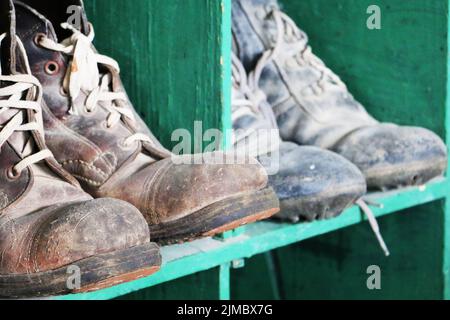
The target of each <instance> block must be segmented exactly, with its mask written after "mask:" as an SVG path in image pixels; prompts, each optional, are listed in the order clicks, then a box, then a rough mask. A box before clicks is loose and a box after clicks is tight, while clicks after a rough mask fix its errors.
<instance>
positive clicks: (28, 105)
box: [0, 34, 53, 176]
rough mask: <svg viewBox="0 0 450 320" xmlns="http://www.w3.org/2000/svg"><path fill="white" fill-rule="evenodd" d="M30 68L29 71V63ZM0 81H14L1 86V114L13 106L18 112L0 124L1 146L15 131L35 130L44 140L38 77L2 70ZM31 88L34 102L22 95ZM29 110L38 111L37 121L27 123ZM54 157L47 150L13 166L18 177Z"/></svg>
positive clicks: (20, 44)
mask: <svg viewBox="0 0 450 320" xmlns="http://www.w3.org/2000/svg"><path fill="white" fill-rule="evenodd" d="M5 37H6V35H5V34H3V35H1V36H0V46H1V43H2V41H3V40H4V38H5ZM17 41H18V44H19V48H20V50H22V51H23V52H24V48H23V44H22V43H21V42H20V39H17ZM27 68H28V70H29V66H28V64H27ZM0 82H5V83H12V84H11V85H8V86H5V87H2V88H0V98H2V99H0V115H1V114H3V113H6V112H8V111H9V110H12V109H13V110H17V113H16V114H15V115H14V116H12V117H11V119H10V120H9V121H8V122H7V123H6V124H4V125H0V148H1V147H2V146H3V144H4V143H5V142H6V141H8V139H9V138H10V137H11V136H12V135H13V134H14V133H15V132H30V133H31V132H36V133H38V134H39V135H40V136H41V137H42V138H43V139H44V132H43V127H44V126H43V121H42V114H41V99H42V88H41V85H40V83H39V81H38V79H36V78H35V77H33V76H31V75H29V74H20V75H9V76H4V75H2V71H1V69H0ZM30 91H31V92H32V93H33V97H34V99H33V100H31V101H28V100H24V99H23V97H24V96H26V95H27V93H28V92H30ZM28 110H31V111H33V112H34V113H35V114H36V117H35V118H36V121H35V122H26V119H25V117H24V114H25V112H24V111H28ZM51 157H53V154H52V152H51V151H50V150H48V149H44V150H41V151H39V152H37V153H33V154H31V155H29V156H27V157H25V158H23V159H22V160H21V161H20V162H19V163H17V164H16V165H15V166H14V167H13V168H12V170H13V174H14V175H15V176H18V175H20V173H21V172H22V171H23V170H25V169H26V168H28V167H30V166H31V165H33V164H36V163H38V162H40V161H42V160H45V159H47V158H51Z"/></svg>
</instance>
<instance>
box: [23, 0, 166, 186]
mask: <svg viewBox="0 0 450 320" xmlns="http://www.w3.org/2000/svg"><path fill="white" fill-rule="evenodd" d="M70 6H75V8H79V9H80V10H81V12H80V17H81V24H80V26H81V27H80V29H77V26H76V25H75V26H73V25H71V24H68V23H66V22H65V21H64V19H65V20H66V21H67V19H69V21H70V19H71V16H70V15H69V14H67V12H68V11H70V10H68V8H69V7H70ZM16 11H17V25H18V27H17V33H18V36H19V38H20V39H21V40H22V41H23V43H24V46H25V48H26V50H27V52H28V56H29V60H30V65H31V69H32V72H33V75H35V76H36V77H37V78H38V79H39V80H40V81H41V82H42V84H43V88H44V101H45V103H44V108H43V109H44V125H45V129H46V139H47V143H48V145H49V148H50V149H51V150H52V151H53V153H54V154H55V156H56V158H57V160H58V161H59V162H60V163H61V164H62V165H63V166H64V167H65V168H66V169H67V170H68V171H70V172H71V173H72V174H74V175H75V176H76V177H77V178H78V179H79V180H80V181H81V183H82V184H83V186H84V187H85V188H86V189H87V190H89V191H92V190H94V189H96V188H98V187H100V186H101V185H103V184H104V183H105V182H106V181H107V180H108V179H110V178H111V177H112V176H113V175H114V174H115V173H116V172H117V171H119V170H120V169H121V168H123V167H125V166H127V165H128V164H129V163H132V162H133V161H134V160H135V159H136V158H137V157H138V155H139V154H142V153H145V155H144V157H145V159H146V163H152V162H154V161H156V160H160V159H162V158H166V157H168V156H170V152H169V151H167V150H166V149H164V148H163V147H162V146H161V144H160V143H159V142H158V141H157V140H156V138H155V137H154V136H153V135H152V134H151V132H150V131H149V130H148V129H147V127H146V126H145V124H144V122H143V121H142V120H141V119H140V118H139V116H138V115H137V113H136V112H135V110H134V108H133V106H132V105H131V103H130V101H129V99H128V97H127V95H126V93H125V89H124V88H123V85H122V83H121V80H120V77H119V72H120V70H119V67H118V65H117V63H116V62H115V61H114V60H113V59H111V58H108V57H106V56H103V55H100V54H98V53H97V52H96V50H95V48H94V46H93V45H92V40H93V37H94V30H93V27H92V25H90V24H89V23H88V21H87V18H86V14H85V13H84V8H83V5H82V2H81V1H63V2H61V4H59V5H58V6H57V7H56V8H53V7H48V4H47V2H41V1H31V0H27V1H25V2H23V3H21V2H16ZM75 20H76V19H75ZM61 23H62V24H63V26H61ZM30 30H32V32H30Z"/></svg>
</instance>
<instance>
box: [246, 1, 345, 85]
mask: <svg viewBox="0 0 450 320" xmlns="http://www.w3.org/2000/svg"><path fill="white" fill-rule="evenodd" d="M270 15H272V16H273V19H274V21H275V24H276V31H277V36H276V39H275V43H274V44H273V47H272V48H271V49H269V50H267V51H266V52H265V53H264V55H263V56H262V57H261V59H260V61H259V63H258V65H257V67H256V69H255V72H254V73H255V77H256V80H255V81H259V78H260V76H261V73H262V71H263V70H264V68H265V67H266V66H267V64H268V63H270V62H271V60H272V59H274V58H276V57H277V56H278V55H279V54H280V51H281V50H283V54H284V55H291V56H292V57H294V58H295V60H296V63H297V64H298V65H299V66H301V65H309V66H311V67H313V68H314V69H316V70H318V71H320V73H321V76H320V78H319V80H318V81H317V88H318V89H319V92H320V91H324V90H325V89H326V86H327V85H329V84H332V85H336V86H339V87H341V88H342V89H345V90H347V86H346V85H345V83H344V82H342V80H341V79H340V78H339V77H338V76H337V75H336V74H335V73H334V72H333V71H332V70H330V69H329V68H328V67H327V66H326V65H325V63H324V62H323V61H322V60H321V59H319V58H318V57H317V56H315V55H314V54H313V52H312V49H311V47H310V46H309V45H308V35H307V34H306V33H305V32H303V31H302V30H300V28H299V27H298V26H297V25H296V23H295V22H294V21H293V20H292V19H291V18H290V17H289V16H288V15H287V14H285V13H284V12H281V11H280V10H278V9H273V10H272V11H271V12H270V13H269V15H268V16H270ZM286 43H287V44H288V46H287V47H285V46H283V45H284V44H286ZM313 89H316V88H313Z"/></svg>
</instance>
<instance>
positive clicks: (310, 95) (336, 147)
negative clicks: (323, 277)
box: [232, 0, 447, 222]
mask: <svg viewBox="0 0 450 320" xmlns="http://www.w3.org/2000/svg"><path fill="white" fill-rule="evenodd" d="M232 15H233V16H232V21H233V23H232V29H233V30H232V31H233V127H234V130H235V135H234V142H235V145H236V149H237V150H240V149H242V148H243V147H242V146H244V147H245V149H246V150H247V151H248V150H251V153H252V154H253V155H254V156H258V157H259V160H260V161H261V163H262V164H263V165H264V166H265V167H266V168H268V169H273V167H274V166H273V164H274V163H278V164H279V165H278V168H276V170H275V171H273V172H272V173H273V174H272V175H271V176H270V178H269V185H271V186H272V187H273V188H274V189H275V190H276V192H277V194H278V196H279V198H280V201H281V209H282V210H281V214H280V215H278V217H279V218H281V219H285V220H290V221H294V222H295V221H298V220H301V219H304V220H315V219H325V218H332V217H335V216H337V215H339V214H340V213H341V212H342V211H343V210H344V209H345V208H347V207H349V206H351V205H353V204H354V203H355V201H358V199H360V198H361V197H362V196H363V195H364V194H365V193H366V189H368V188H369V189H383V190H385V189H391V188H396V187H400V186H413V185H421V184H424V183H426V182H427V181H429V180H431V179H433V178H435V177H437V176H440V175H442V174H443V173H444V171H445V169H446V166H447V152H446V146H445V144H444V143H443V141H442V140H441V139H440V138H439V137H438V136H437V135H435V134H434V133H432V132H430V131H428V130H425V129H422V128H415V127H400V126H397V125H394V124H384V123H380V122H378V121H377V120H375V119H374V118H373V117H372V116H370V115H369V114H368V112H367V111H366V110H365V109H364V107H363V106H362V105H361V104H360V103H359V102H358V101H356V100H355V98H354V97H353V96H352V95H351V94H350V93H349V91H348V89H347V87H346V85H345V84H344V83H343V82H342V81H341V79H340V78H339V77H338V76H337V75H335V74H334V73H333V72H332V71H331V70H330V69H329V68H327V67H326V65H325V64H324V63H323V61H322V60H320V59H319V58H318V57H317V56H315V55H314V54H313V52H312V50H311V47H310V46H309V45H308V37H307V35H306V34H305V33H304V32H303V31H302V30H300V29H299V28H298V27H297V25H296V24H295V22H294V21H293V20H292V19H291V18H290V17H289V16H288V15H287V14H285V13H284V12H282V10H281V8H280V5H279V3H278V2H277V1H276V0H233V1H232ZM277 130H278V131H277ZM258 132H259V133H260V134H257V133H258ZM261 132H262V133H261ZM264 132H277V133H276V134H264ZM274 135H275V137H274ZM260 140H266V141H260ZM241 145H242V146H241ZM358 203H359V204H360V205H361V206H362V207H363V209H364V210H365V211H366V212H367V213H369V214H370V212H369V211H368V210H367V209H368V207H367V206H366V205H364V203H362V202H360V201H358ZM370 220H371V221H372V222H373V221H374V220H373V217H370Z"/></svg>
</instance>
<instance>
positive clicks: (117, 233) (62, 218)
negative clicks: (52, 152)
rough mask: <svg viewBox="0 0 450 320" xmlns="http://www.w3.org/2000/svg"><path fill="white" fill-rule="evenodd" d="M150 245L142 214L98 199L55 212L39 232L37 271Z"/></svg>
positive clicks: (36, 253) (35, 243)
mask: <svg viewBox="0 0 450 320" xmlns="http://www.w3.org/2000/svg"><path fill="white" fill-rule="evenodd" d="M149 242H150V234H149V230H148V225H147V223H146V221H145V220H144V218H143V216H142V214H141V213H140V212H139V211H138V210H137V209H136V208H134V207H133V206H131V205H129V204H128V203H126V202H123V201H120V200H115V199H97V200H91V201H87V202H82V203H76V204H72V205H69V206H65V207H64V206H63V207H60V208H57V209H56V210H54V211H53V212H52V214H51V215H50V217H49V218H48V219H46V222H45V223H43V224H41V226H40V228H39V229H38V230H36V232H35V238H34V243H33V253H34V257H33V260H34V261H35V262H34V264H35V266H36V267H37V269H38V270H35V271H43V270H49V269H55V268H58V267H61V266H65V265H68V264H72V263H74V262H76V261H79V260H82V259H85V258H88V257H92V256H95V255H99V254H104V253H110V252H114V251H117V250H125V249H128V248H132V247H135V246H139V245H142V244H146V243H149Z"/></svg>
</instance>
